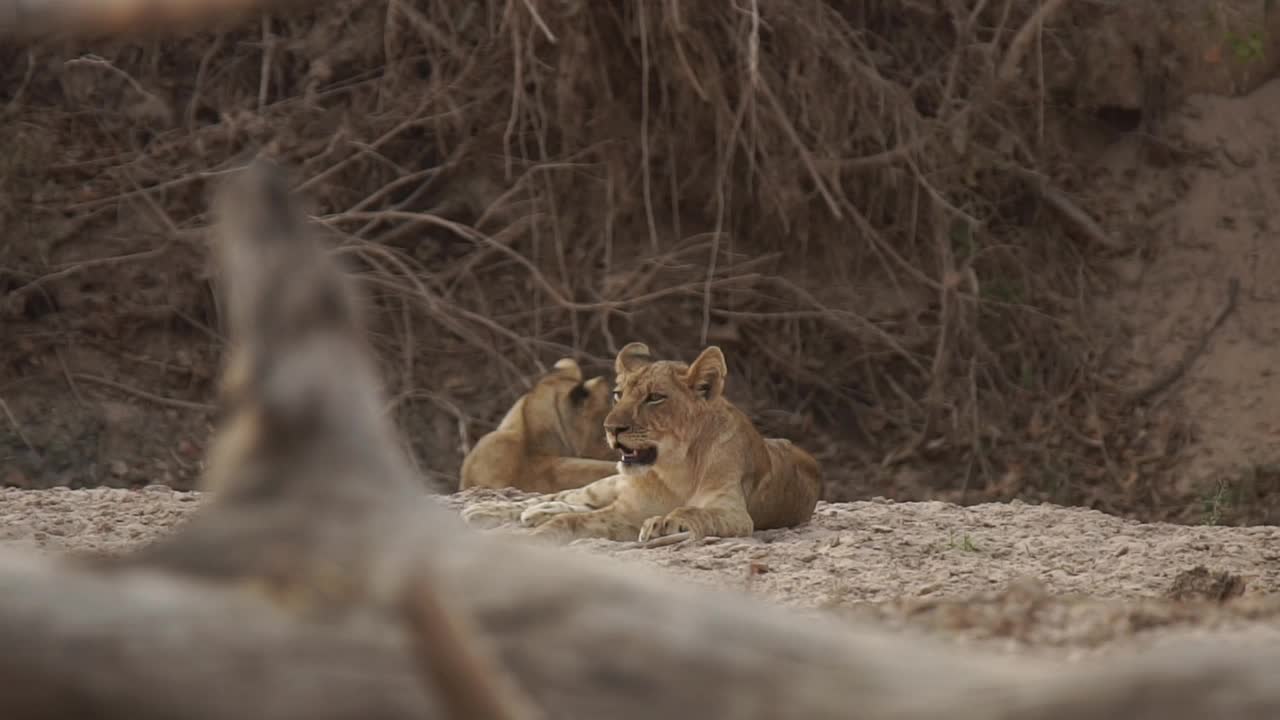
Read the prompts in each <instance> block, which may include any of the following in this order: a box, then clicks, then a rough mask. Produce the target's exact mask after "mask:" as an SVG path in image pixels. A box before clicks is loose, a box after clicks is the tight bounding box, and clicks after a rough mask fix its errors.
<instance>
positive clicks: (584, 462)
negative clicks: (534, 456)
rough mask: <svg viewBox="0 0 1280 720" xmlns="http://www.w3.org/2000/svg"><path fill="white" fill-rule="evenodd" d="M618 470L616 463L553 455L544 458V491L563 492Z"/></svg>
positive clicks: (605, 476)
mask: <svg viewBox="0 0 1280 720" xmlns="http://www.w3.org/2000/svg"><path fill="white" fill-rule="evenodd" d="M617 472H618V464H617V463H615V462H611V461H609V460H593V459H591V458H577V457H553V458H547V459H546V470H545V472H544V473H542V475H543V480H544V483H545V491H546V492H551V493H555V492H564V491H566V490H577V489H578V488H582V487H586V486H587V485H590V484H591V483H593V482H595V481H597V480H603V479H604V478H607V477H610V476H611V475H614V474H615V473H617Z"/></svg>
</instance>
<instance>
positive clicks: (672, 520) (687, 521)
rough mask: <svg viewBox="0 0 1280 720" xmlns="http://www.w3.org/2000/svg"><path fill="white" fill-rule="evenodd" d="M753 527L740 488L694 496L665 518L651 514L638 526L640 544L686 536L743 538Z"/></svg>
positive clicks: (734, 486)
mask: <svg viewBox="0 0 1280 720" xmlns="http://www.w3.org/2000/svg"><path fill="white" fill-rule="evenodd" d="M754 529H755V525H754V524H753V523H752V521H751V514H750V513H748V512H747V502H746V499H745V498H744V497H743V496H742V491H741V489H740V486H738V485H736V484H734V485H731V486H730V489H728V490H724V491H721V492H716V493H714V494H706V495H695V496H694V497H692V498H690V500H689V502H688V503H686V504H684V505H681V506H680V507H678V508H676V509H674V510H672V511H671V512H669V513H667V514H665V515H653V516H651V517H649V518H648V519H647V520H645V521H644V523H643V524H642V525H641V527H640V542H649V541H650V540H652V539H655V538H660V537H665V536H668V535H675V534H677V533H687V534H688V535H689V537H690V538H692V539H694V540H698V539H701V538H704V537H712V536H714V537H746V536H748V535H750V534H751V533H752V531H753V530H754Z"/></svg>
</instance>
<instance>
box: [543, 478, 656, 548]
mask: <svg viewBox="0 0 1280 720" xmlns="http://www.w3.org/2000/svg"><path fill="white" fill-rule="evenodd" d="M609 480H612V481H614V482H613V483H611V485H610V486H608V487H609V489H610V490H612V491H613V498H612V499H611V501H610V502H609V503H607V504H606V505H604V506H602V507H597V508H590V509H588V510H586V511H582V510H570V511H567V512H561V513H556V514H554V515H550V516H547V517H545V518H543V519H542V524H541V525H539V527H538V529H537V530H535V531H534V534H535V535H538V536H540V537H544V538H550V539H554V540H562V541H564V540H574V539H577V538H605V539H608V540H635V539H636V538H637V537H639V535H640V525H641V524H642V523H643V522H644V520H645V518H648V517H652V516H654V515H661V514H663V513H666V512H667V511H669V510H671V509H672V508H674V507H676V505H677V504H678V503H679V498H678V497H676V496H675V495H673V494H672V493H671V490H670V489H669V488H667V486H666V485H665V484H664V483H663V482H662V481H661V480H660V479H659V478H657V477H656V476H654V475H641V476H634V475H615V476H614V477H612V478H609ZM588 487H592V486H590V485H589V486H588ZM584 489H585V488H584ZM561 495H564V496H566V497H570V498H572V497H573V495H572V494H571V493H561ZM599 499H600V497H597V498H595V499H594V501H598V500H599Z"/></svg>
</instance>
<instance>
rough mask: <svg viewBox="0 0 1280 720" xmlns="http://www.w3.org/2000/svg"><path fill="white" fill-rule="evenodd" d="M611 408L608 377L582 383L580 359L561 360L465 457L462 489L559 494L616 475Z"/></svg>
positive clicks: (460, 488) (595, 378) (460, 486)
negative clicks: (608, 423) (607, 428)
mask: <svg viewBox="0 0 1280 720" xmlns="http://www.w3.org/2000/svg"><path fill="white" fill-rule="evenodd" d="M608 412H609V384H608V381H607V380H606V379H605V378H604V377H594V378H591V379H590V380H587V381H586V382H583V380H582V368H580V367H579V366H578V363H576V362H574V360H573V359H572V358H562V359H561V360H559V361H558V362H556V364H555V366H554V367H553V368H552V370H551V372H549V373H547V374H546V375H543V376H542V377H541V378H539V379H538V382H537V383H536V384H535V385H534V386H533V389H532V390H530V391H529V392H527V393H525V394H524V395H523V396H521V397H520V399H518V400H516V402H515V404H514V405H512V406H511V409H510V410H508V411H507V414H506V416H505V417H503V418H502V422H501V423H499V424H498V427H497V428H495V429H494V430H493V431H492V432H490V433H488V434H487V435H485V436H484V437H482V438H480V441H479V442H478V443H476V445H475V447H474V448H472V449H471V452H469V453H467V456H466V457H465V458H463V460H462V472H461V475H462V479H461V483H460V484H459V487H458V489H459V490H465V489H467V488H470V487H487V488H495V489H496V488H508V487H511V488H517V489H520V490H524V491H526V492H537V493H554V492H559V491H562V490H571V489H574V488H580V487H582V486H583V485H586V484H587V483H590V482H593V481H595V480H599V479H601V478H605V477H608V476H610V475H612V474H613V473H614V460H615V459H616V457H617V454H616V453H615V452H614V451H613V450H612V448H610V447H609V445H608V443H607V442H606V441H605V435H604V427H603V426H604V418H605V415H606V414H607V413H608Z"/></svg>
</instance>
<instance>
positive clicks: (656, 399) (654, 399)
mask: <svg viewBox="0 0 1280 720" xmlns="http://www.w3.org/2000/svg"><path fill="white" fill-rule="evenodd" d="M666 399H667V396H666V395H661V394H659V393H649V396H648V397H646V398H645V399H644V401H645V402H647V403H649V404H650V405H657V404H658V403H660V402H662V401H663V400H666Z"/></svg>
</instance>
